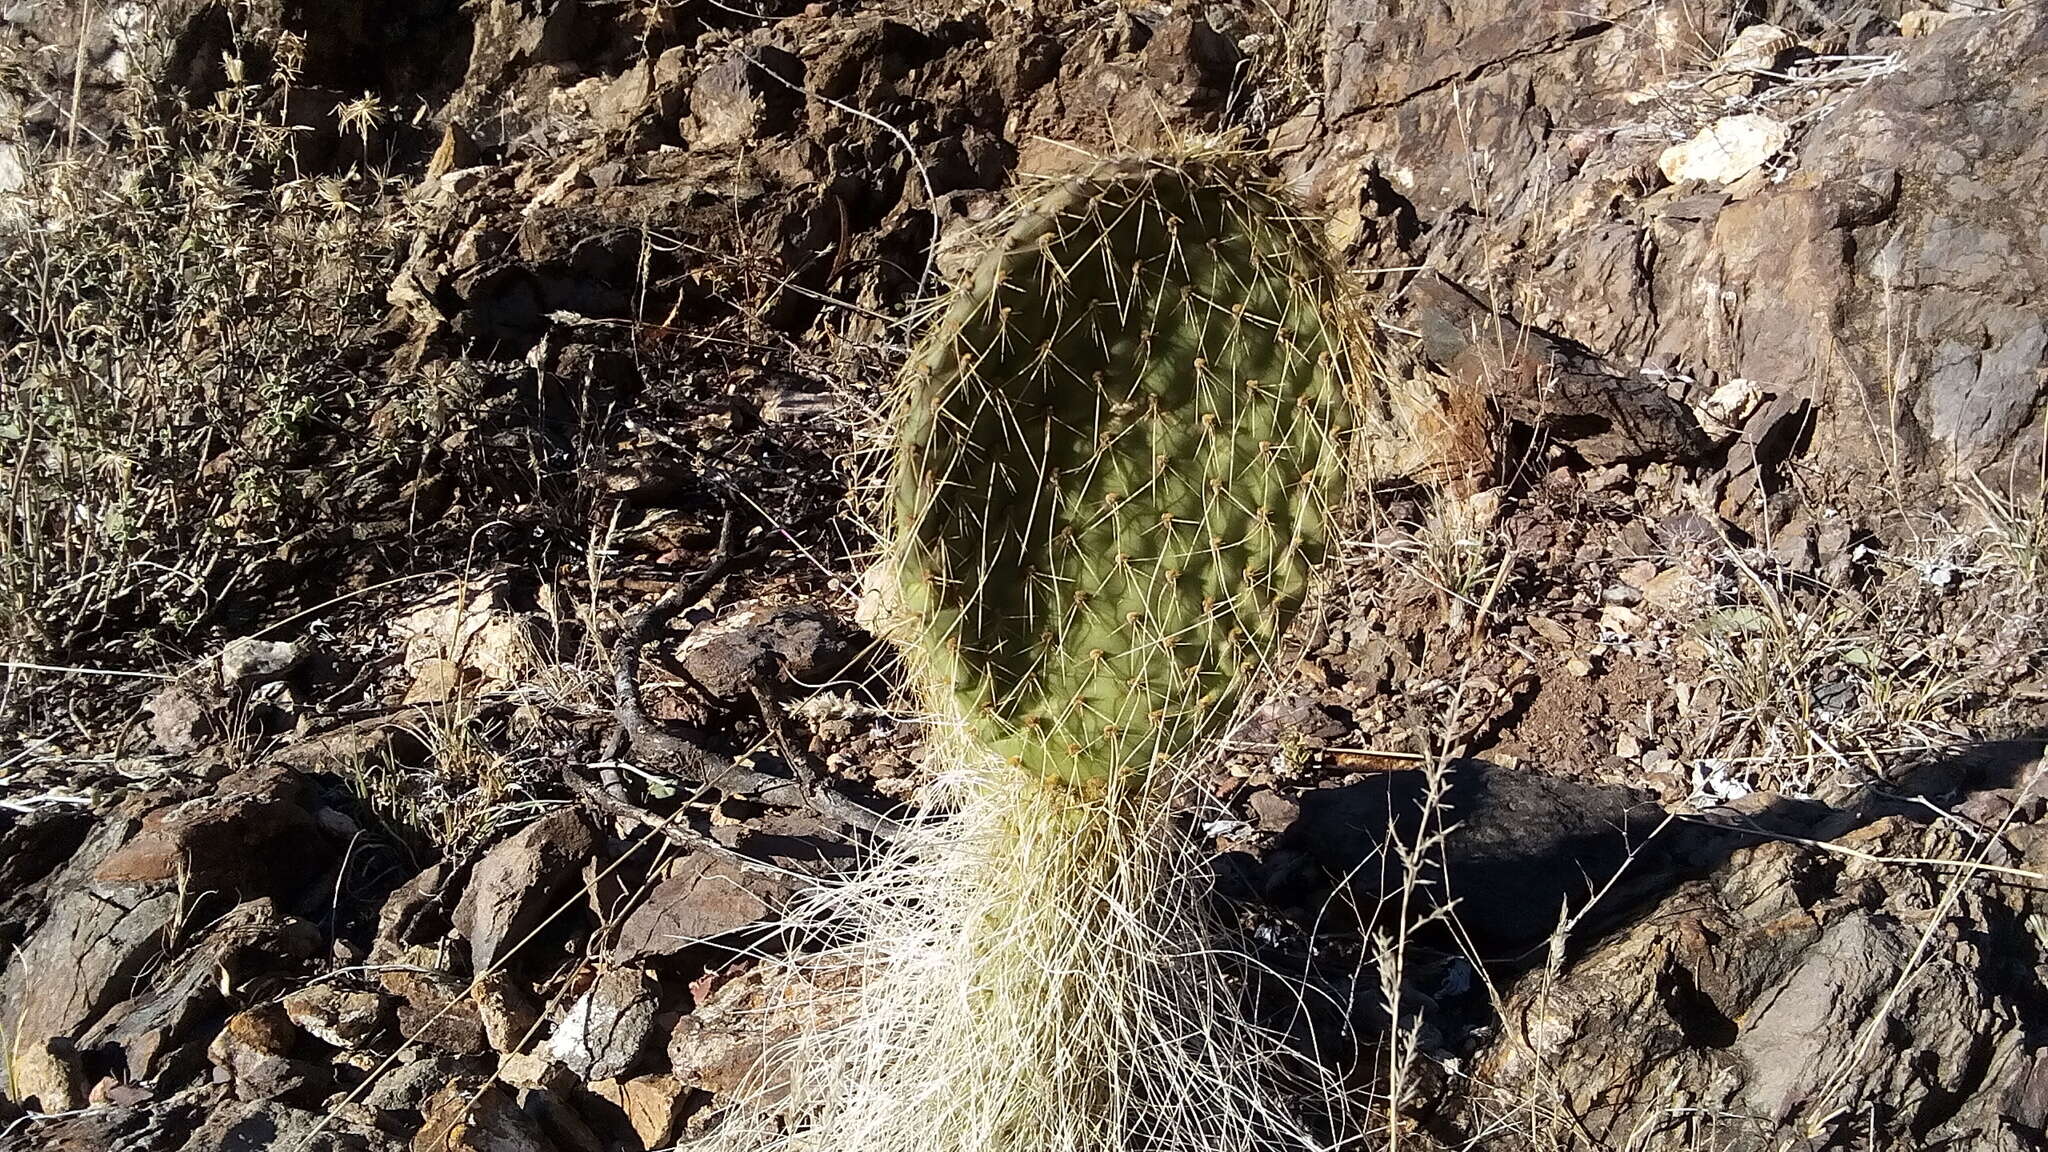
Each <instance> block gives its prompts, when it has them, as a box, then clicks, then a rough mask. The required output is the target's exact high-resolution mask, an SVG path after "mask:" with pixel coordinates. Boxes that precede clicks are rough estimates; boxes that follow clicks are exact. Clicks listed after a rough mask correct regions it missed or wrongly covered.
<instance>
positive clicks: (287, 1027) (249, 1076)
mask: <svg viewBox="0 0 2048 1152" xmlns="http://www.w3.org/2000/svg"><path fill="white" fill-rule="evenodd" d="M297 1039H298V1030H297V1029H296V1028H294V1027H293V1026H292V1022H291V1020H290V1019H289V1018H287V1017H286V1015H285V1012H284V1009H283V1008H282V1007H281V1006H279V1005H276V1004H265V1005H263V1006H262V1007H259V1008H251V1009H248V1010H246V1011H243V1012H237V1013H235V1014H234V1015H233V1016H230V1017H228V1020H227V1023H226V1024H225V1025H223V1026H222V1027H221V1030H220V1032H219V1033H217V1034H216V1035H215V1036H214V1038H213V1041H212V1042H211V1043H209V1044H208V1045H207V1046H206V1058H207V1059H208V1060H210V1061H212V1062H213V1064H214V1066H215V1067H217V1068H219V1069H221V1071H222V1072H224V1073H226V1075H227V1077H228V1079H229V1080H231V1081H233V1083H234V1087H235V1095H236V1096H237V1097H239V1098H241V1099H243V1100H277V1099H280V1098H284V1097H298V1098H304V1097H305V1096H307V1095H308V1094H309V1093H312V1092H315V1091H316V1089H315V1085H316V1083H317V1081H318V1080H319V1078H320V1077H319V1068H318V1067H317V1066H316V1065H313V1064H310V1063H307V1062H304V1061H299V1060H294V1059H292V1058H291V1050H292V1045H293V1044H294V1043H295V1042H296V1041H297Z"/></svg>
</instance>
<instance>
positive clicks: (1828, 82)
mask: <svg viewBox="0 0 2048 1152" xmlns="http://www.w3.org/2000/svg"><path fill="white" fill-rule="evenodd" d="M2044 75H2048V12H2044V11H2043V10H2042V9H2040V8H2039V7H2037V6H2034V5H2030V4H2024V3H2020V4H2012V5H2009V6H2007V7H2004V8H2001V7H2000V6H1999V5H1998V4H1996V3H1963V2H1961V0H1947V2H1946V3H1942V2H1937V4H1936V6H1935V7H1931V8H1921V7H1911V6H1908V7H1901V6H1900V5H1899V4H1897V3H1895V2H1894V0H1881V2H1879V3H1877V4H1875V5H1869V6H1866V5H1853V4H1849V3H1844V2H1838V0H1813V2H1804V0H1803V2H1800V3H1784V4H1776V3H1764V4H1734V3H1728V2H1724V0H1669V2H1667V0H1644V2H1640V3H1634V2H1631V3H1623V2H1619V0H1617V2H1612V3H1607V2H1595V3H1590V4H1588V3H1571V4H1566V3H1553V2H1550V0H1544V2H1542V3H1535V4H1518V3H1508V2H1506V0H1458V2H1456V3H1443V4H1437V5H1426V6H1422V7H1419V8H1418V7H1411V6H1407V5H1389V4H1376V3H1368V2H1364V0H1328V2H1327V3H1320V4H1316V3H1309V2H1307V0H1303V2H1301V3H1278V4H1270V5H1269V4H1259V5H1246V6H1239V7H1231V6H1222V5H1216V6H1210V7H1206V8H1197V7H1192V6H1189V7H1165V6H1146V5H1089V4H1070V3H1066V2H1064V0H1055V2H1052V3H1045V4H1038V5H1015V6H976V5H969V6H955V7H944V6H922V5H920V4H917V3H914V2H912V3H897V2H877V3H842V2H838V0H827V2H823V3H813V4H808V5H802V6H799V5H797V4H794V3H789V2H787V0H765V3H764V2H763V0H740V2H738V3H735V4H730V5H729V4H726V3H722V2H718V0H641V2H639V3H634V4H616V3H596V2H593V0H547V2H543V0H472V2H470V3H466V4H456V3H452V2H428V3H410V4H409V3H386V2H381V0H379V2H371V3H360V4H347V3H329V2H324V0H294V2H290V3H285V2H280V0H249V2H236V3H223V2H219V0H211V2H200V0H155V2H151V3H131V4H119V5H108V4H96V3H95V4H79V3H55V2H48V0H27V2H24V3H16V4H13V5H11V6H9V7H7V8H6V9H5V11H4V14H0V189H5V190H7V192H8V195H7V196H6V197H4V198H0V200H4V203H0V215H4V217H5V221H6V223H5V224H4V225H0V227H5V228H6V229H7V233H6V244H7V247H6V248H5V250H4V252H0V271H4V281H0V391H4V396H0V439H4V440H5V441H6V444H7V447H8V451H7V458H8V459H9V461H10V463H9V483H10V491H11V494H12V501H11V503H12V514H11V516H10V519H9V521H8V526H7V529H6V535H5V537H4V540H0V546H4V549H5V551H4V556H0V559H4V563H0V586H4V590H5V592H6V596H5V597H4V601H0V603H4V608H0V612H4V619H0V633H4V635H5V639H6V644H7V646H8V650H9V655H8V657H7V665H6V672H5V676H6V680H5V683H4V685H0V735H4V738H5V740H6V742H7V743H6V746H5V748H4V749H0V950H4V968H0V1038H4V1044H0V1071H4V1076H0V1149H6V1150H9V1152H11V1150H15V1149H21V1150H27V1149H77V1150H88V1149H90V1150H95V1152H97V1150H102V1149H132V1150H140V1149H192V1150H199V1149H209V1150H211V1149H255V1148H271V1147H275V1148H291V1149H337V1150H339V1149H400V1148H410V1149H415V1150H425V1149H437V1150H438V1149H451V1148H453V1149H475V1150H490V1152H512V1150H519V1152H525V1150H529V1149H533V1150H544V1149H560V1150H567V1152H584V1150H595V1149H615V1148H617V1149H655V1148H665V1147H669V1146H672V1145H674V1144H677V1143H687V1142H688V1141H689V1140H690V1139H691V1138H693V1137H694V1136H696V1135H699V1134H701V1133H702V1132H704V1131H705V1130H706V1129H707V1128H708V1127H709V1126H710V1125H712V1124H714V1123H715V1121H716V1117H717V1115H718V1108H719V1104H720V1099H721V1096H722V1095H723V1094H725V1093H728V1092H730V1091H731V1089H732V1088H733V1087H734V1084H735V1082H736V1078H737V1077H738V1076H739V1075H740V1073H741V1072H742V1071H743V1070H744V1069H745V1068H746V1067H747V1065H748V1064H749V1063H750V1062H751V1061H752V1060H753V1058H754V1057H755V1056H756V1055H757V1054H758V1053H760V1052H761V1051H762V1050H763V1049H764V1047H765V1046H766V1045H768V1044H770V1043H771V1042H772V1041H773V1040H774V1038H775V1037H776V1036H778V1035H781V1034H786V1033H787V1032H788V1031H789V1030H792V1029H796V1028H801V1027H803V1026H804V1023H805V1022H804V1020H803V1019H802V1018H801V1017H800V1015H795V1014H792V1013H791V1012H789V1011H788V1010H786V1009H783V1008H781V1005H784V1004H786V1003H788V1002H789V995H788V991H789V990H788V989H786V988H782V987H778V986H777V985H776V983H775V981H774V979H772V973H773V972H774V969H773V968H772V966H770V965H766V964H764V963H762V960H761V958H762V957H763V956H766V955H770V954H772V953H773V952H774V950H775V949H777V948H778V947H782V946H784V944H785V942H784V941H782V940H781V939H780V938H779V937H778V936H777V935H776V933H775V931H774V927H773V926H774V923H775V921H776V919H777V917H778V913H779V910H780V909H782V908H783V907H785V906H786V905H787V902H788V901H789V900H790V899H791V898H792V897H793V896H794V895H796V894H797V893H798V892H799V891H800V890H801V888H802V887H803V885H804V883H805V882H806V879H807V878H808V877H814V876H820V875H825V874H828V873H830V872H831V871H832V870H834V869H839V868H845V867H852V866H857V863H856V861H857V858H858V856H859V853H860V850H861V847H862V846H863V845H864V844H865V843H866V842H867V840H868V837H869V836H870V835H871V834H872V832H873V831H874V823H875V821H874V819H873V815H872V814H873V813H875V812H878V811H887V810H891V809H894V808H897V807H899V806H904V805H914V804H915V803H916V798H917V789H918V785H919V783H920V782H921V779H922V776H921V773H922V771H923V768H922V764H921V757H920V742H919V737H918V731H917V726H916V724H915V722H914V720H913V719H911V713H910V711H909V709H908V707H907V705H906V702H905V701H904V700H903V699H902V698H901V693H900V687H899V684H898V681H897V678H896V670H895V668H894V666H893V663H892V661H891V658H890V657H889V656H888V654H887V653H886V652H885V651H883V650H881V649H880V648H879V647H878V645H876V644H875V643H874V641H873V639H872V638H871V637H870V636H869V635H868V634H867V633H866V632H865V631H863V629H862V627H861V625H860V624H859V623H858V622H857V619H858V613H857V601H858V591H859V581H860V571H861V567H862V557H863V553H864V551H865V550H866V549H867V548H868V544H867V537H866V535H865V533H864V531H863V529H862V527H861V524H860V518H859V515H858V513H857V511H856V510H857V508H858V506H859V504H860V499H859V491H858V489H859V480H858V477H860V476H861V475H862V472H861V469H860V466H859V459H860V451H861V449H862V448H863V447H864V446H866V445H867V444H868V443H870V442H871V434H872V431H873V426H872V413H873V412H874V411H875V410H876V408H877V407H878V405H879V404H880V398H881V397H882V396H883V395H884V393H885V392H886V390H887V386H888V380H889V378H890V376H891V373H892V372H893V371H894V370H895V368H896V366H897V365H898V364H899V363H900V362H901V359H902V356H903V350H904V345H905V343H906V341H907V340H908V339H909V338H910V335H909V332H908V331H907V330H906V327H905V324H904V323H903V322H904V321H905V319H906V318H907V317H909V316H911V315H912V313H913V310H914V308H915V306H916V305H917V303H918V302H919V301H920V300H921V299H924V298H925V297H926V296H927V295H928V294H929V293H930V292H931V291H932V290H933V289H934V288H935V287H936V286H937V285H938V284H939V283H941V282H942V281H943V278H944V277H945V276H946V275H947V274H949V273H950V272H951V271H953V270H955V269H956V268H957V267H958V264H959V255H960V252H961V244H960V242H959V238H960V237H961V236H963V235H964V234H966V233H967V232H968V231H969V230H970V229H971V228H972V226H973V224H974V223H976V222H977V221H979V220H982V219H985V218H986V217H987V216H988V215H989V214H990V213H991V212H992V211H993V210H994V209H995V207H996V206H997V205H998V204H1000V203H1001V201H1002V197H1003V196H1004V190H1005V189H1006V188H1007V187H1009V186H1010V184H1011V182H1012V180H1013V178H1014V177H1016V176H1018V175H1020V174H1028V173H1040V172H1048V171H1059V170H1063V169H1066V168H1071V167H1073V166H1075V165H1076V164H1080V163H1085V162H1086V158H1087V156H1088V155H1089V154H1105V153H1111V152H1123V151H1134V150H1145V149H1152V148H1160V147H1168V146H1172V145H1173V144H1174V142H1176V141H1184V140H1187V139H1191V138H1193V137H1196V136H1199V135H1202V134H1205V133H1215V132H1226V131H1227V132H1232V133H1235V134H1237V139H1239V140H1240V141H1241V142H1242V144H1243V145H1244V146H1247V147H1252V148H1256V149H1259V150H1261V151H1263V152H1264V153H1266V154H1267V155H1268V157H1269V159H1270V163H1271V165H1272V167H1273V168H1274V169H1275V171H1276V172H1278V173H1279V174H1281V175H1283V176H1285V177H1286V178H1288V179H1289V180H1291V181H1293V182H1294V183H1295V184H1296V185H1297V187H1298V188H1299V190H1300V193H1301V195H1302V197H1303V199H1304V201H1305V203H1306V205H1307V206H1308V208H1309V209H1310V210H1311V211H1313V212H1315V213H1316V214H1318V215H1319V216H1320V217H1321V218H1322V219H1323V220H1324V221H1325V222H1326V225H1327V230H1328V233H1329V235H1330V239H1331V242H1332V244H1333V245H1334V246H1336V247H1337V248H1338V250H1339V251H1340V252H1341V253H1342V255H1343V257H1344V259H1345V260H1346V262H1347V263H1348V264H1349V265H1350V266H1351V267H1352V268H1353V269H1354V270H1356V272H1357V273H1358V275H1359V276H1360V278H1361V280H1362V281H1363V282H1364V283H1365V284H1367V285H1368V286H1369V287H1370V288H1371V290H1372V291H1373V293H1374V298H1375V300H1376V302H1377V307H1378V309H1379V312H1380V319H1381V322H1382V326H1383V330H1384V332H1385V333H1386V334H1387V337H1388V339H1389V340H1390V341H1391V342H1392V345H1393V347H1392V350H1391V351H1392V354H1391V355H1390V357H1389V361H1390V370H1389V379H1388V381H1387V385H1388V394H1387V397H1386V401H1387V404H1388V405H1389V409H1390V411H1391V412H1392V413H1393V414H1394V415H1395V417H1396V418H1397V419H1398V420H1399V421H1400V422H1401V423H1402V425H1403V427H1404V428H1405V429H1406V432H1407V434H1406V435H1405V436H1404V437H1403V438H1402V441H1401V443H1400V444H1398V445H1395V446H1394V448H1395V449H1396V451H1395V452H1394V454H1395V455H1397V456H1398V459H1395V460H1391V461H1389V462H1388V466H1387V468H1386V469H1385V475H1384V476H1383V477H1382V478H1381V479H1380V480H1379V481H1377V482H1376V483H1374V484H1373V486H1372V487H1371V490H1370V491H1369V492H1368V493H1366V494H1365V495H1366V496H1367V500H1368V507H1369V512H1368V523H1367V524H1366V525H1364V526H1363V527H1362V528H1361V530H1360V532H1359V533H1358V535H1357V538H1356V539H1355V540H1354V541H1352V542H1351V543H1350V544H1349V545H1348V546H1347V548H1346V550H1345V553H1344V555H1343V557H1342V559H1341V563H1340V564H1339V565H1338V571H1337V572H1336V574H1335V578H1334V580H1333V581H1332V586H1331V588H1330V589H1329V590H1328V592H1327V595H1326V596H1325V597H1324V602H1323V604H1322V605H1321V610H1320V611H1319V612H1318V613H1317V614H1316V615H1315V619H1314V620H1313V621H1312V626H1311V627H1307V628H1304V629H1303V632H1302V634H1301V635H1299V636H1297V637H1296V638H1295V641H1294V643H1293V645H1292V646H1291V647H1290V649H1289V650H1288V652H1287V653H1286V655H1285V658H1284V659H1283V660H1281V661H1280V663H1279V666H1277V667H1276V668H1275V669H1274V675H1273V677H1272V681H1273V682H1272V683H1271V685H1270V686H1269V689H1268V690H1267V691H1266V692H1265V693H1264V694H1263V695H1262V697H1261V702H1260V704H1259V706H1258V707H1257V708H1256V709H1255V710H1254V711H1252V712H1251V713H1250V714H1249V715H1248V716H1247V717H1246V718H1245V720H1244V722H1243V723H1242V724H1241V725H1240V726H1239V727H1238V728H1237V729H1236V730H1235V731H1234V732H1233V733H1232V735H1231V738H1230V741H1229V743H1228V745H1227V746H1226V748H1225V749H1224V750H1223V751H1222V753H1220V754H1219V756H1218V759H1217V762H1216V764H1215V767H1214V787H1215V792H1216V795H1217V796H1218V797H1219V798H1220V799H1222V800H1224V801H1225V802H1227V803H1228V804H1229V805H1230V806H1231V811H1232V812H1233V813H1234V814H1235V818H1234V819H1230V820H1221V821H1217V822H1214V823H1212V824H1209V825H1207V826H1206V827H1203V828H1200V829H1197V830H1194V831H1195V832H1198V833H1199V834H1201V835H1203V836H1206V837H1208V838H1210V839H1211V840H1212V841H1213V842H1214V844H1215V846H1216V849H1217V861H1218V877H1219V883H1218V890H1219V899H1221V900H1222V901H1224V902H1225V903H1226V905H1227V906H1228V908H1229V909H1230V911H1231V912H1232V914H1233V916H1234V917H1235V918H1236V920H1237V921H1238V922H1240V923H1241V924H1243V925H1244V926H1245V927H1246V929H1247V930H1248V931H1247V939H1248V940H1249V941H1252V942H1253V943H1254V945H1255V946H1256V947H1257V948H1259V949H1260V950H1261V951H1262V958H1264V959H1267V960H1270V961H1272V962H1273V963H1274V965H1275V966H1276V967H1281V968H1284V969H1286V970H1289V971H1296V972H1300V973H1303V974H1304V976H1305V978H1306V979H1307V981H1308V982H1309V984H1310V985H1311V986H1312V987H1313V988H1315V989H1316V990H1318V991H1319V992H1320V993H1324V994H1326V995H1323V996H1322V997H1321V1000H1322V1001H1323V1002H1325V1003H1326V1004H1327V1005H1328V1006H1329V1007H1328V1008H1327V1009H1326V1010H1323V1011H1321V1012H1319V1014H1318V1015H1317V1017H1316V1019H1314V1020H1311V1021H1308V1022H1306V1023H1304V1022H1301V1021H1290V1020H1276V1021H1275V1022H1276V1024H1277V1025H1280V1026H1300V1027H1311V1028H1315V1029H1319V1030H1321V1031H1322V1032H1323V1033H1324V1034H1325V1035H1326V1036H1328V1037H1335V1038H1341V1041H1342V1043H1341V1044H1336V1045H1333V1047H1332V1048H1331V1050H1336V1049H1337V1048H1343V1047H1349V1048H1351V1049H1354V1050H1355V1051H1356V1052H1357V1053H1358V1055H1359V1058H1360V1059H1361V1060H1362V1061H1363V1064H1362V1066H1364V1067H1369V1068H1371V1069H1372V1070H1373V1071H1372V1073H1371V1075H1372V1076H1373V1077H1374V1079H1373V1081H1372V1086H1373V1090H1374V1091H1377V1092H1379V1093H1380V1094H1381V1095H1382V1096H1383V1098H1384V1104H1385V1108H1386V1120H1385V1124H1384V1126H1383V1128H1382V1129H1381V1130H1377V1131H1374V1132H1371V1133H1363V1134H1355V1135H1356V1136H1357V1138H1358V1139H1360V1140H1364V1141H1368V1142H1371V1143H1375V1144H1378V1143H1385V1144H1387V1145H1388V1146H1389V1147H1392V1146H1395V1145H1400V1144H1407V1145H1409V1146H1416V1147H1428V1146H1438V1145H1441V1146H1443V1147H1453V1148H1475V1149H1510V1150H1512V1149H1524V1148H1528V1149H1565V1148H1588V1149H1593V1148H1600V1149H1605V1148H1614V1149H1622V1148H1628V1149H1681V1148H1682V1149H1693V1148H1699V1149H1706V1148H1714V1149H1765V1148H1772V1149H1777V1148H1798V1149H1805V1148H1834V1147H1840V1148H1857V1149H1870V1150H1876V1149H1889V1148H1901V1149H1903V1148H1932V1147H1940V1148H1970V1149H1989V1150H1997V1149H2015V1150H2017V1149H2025V1148H2035V1147H2041V1146H2042V1144H2043V1142H2044V1141H2048V1039H2044V1037H2048V995H2044V992H2043V988H2042V981H2043V978H2044V975H2048V876H2044V869H2048V820H2044V815H2048V783H2044V782H2043V781H2042V779H2041V776H2042V766H2043V760H2042V754H2043V734H2044V732H2048V683H2044V680H2043V672H2042V669H2043V667H2044V666H2048V665H2044V663H2043V660H2042V656H2043V652H2044V649H2048V615H2044V604H2043V587H2042V576H2043V566H2044V564H2048V515H2044V506H2043V491H2044V485H2043V474H2044V469H2048V409H2044V405H2043V397H2044V392H2048V388H2044V384H2048V375H2044V363H2048V359H2044V358H2048V320H2044V315H2048V309H2044V294H2048V232H2044V230H2043V224H2042V222H2043V221H2044V220H2048V182H2044V181H2042V180H2041V179H2040V176H2039V173H2040V172H2041V171H2042V170H2043V168H2044V166H2048V143H2044V137H2043V136H2042V134H2041V132H2040V125H2041V124H2042V123H2043V122H2044V119H2048V87H2044V84H2043V81H2042V77H2043V76H2044ZM764 861H765V862H770V863H773V864H774V865H776V866H777V867H776V869H774V870H764V869H762V868H761V867H759V863H760V862H764Z"/></svg>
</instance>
